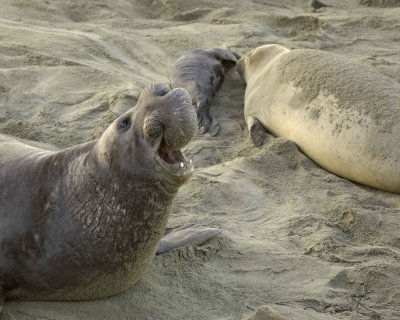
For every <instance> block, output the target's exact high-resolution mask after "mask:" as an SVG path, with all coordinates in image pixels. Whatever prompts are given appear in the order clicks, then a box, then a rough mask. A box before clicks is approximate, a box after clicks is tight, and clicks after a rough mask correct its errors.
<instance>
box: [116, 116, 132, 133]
mask: <svg viewBox="0 0 400 320" xmlns="http://www.w3.org/2000/svg"><path fill="white" fill-rule="evenodd" d="M130 125H131V121H130V119H129V118H125V119H122V120H121V122H120V123H119V129H120V130H123V131H125V130H127V129H129V127H130Z"/></svg>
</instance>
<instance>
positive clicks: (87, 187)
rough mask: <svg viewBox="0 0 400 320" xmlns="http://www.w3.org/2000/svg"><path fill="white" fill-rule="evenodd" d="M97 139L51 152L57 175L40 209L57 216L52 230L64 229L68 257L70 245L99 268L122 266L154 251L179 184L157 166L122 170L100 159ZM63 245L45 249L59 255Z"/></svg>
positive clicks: (52, 168) (50, 216) (47, 215)
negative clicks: (161, 177)
mask: <svg viewBox="0 0 400 320" xmlns="http://www.w3.org/2000/svg"><path fill="white" fill-rule="evenodd" d="M97 143H98V141H95V142H90V143H88V144H84V145H80V146H77V147H74V148H71V149H66V150H63V151H61V152H58V153H54V154H51V155H49V158H48V159H47V161H49V162H50V163H49V166H48V168H47V169H46V170H48V172H50V174H51V175H53V176H49V177H48V179H49V180H52V182H50V183H49V184H48V186H50V187H51V189H50V190H47V192H45V193H46V194H48V197H47V199H46V200H47V201H46V203H45V204H44V207H43V208H39V210H43V211H44V214H45V219H49V220H51V221H54V226H47V228H48V229H47V230H46V231H47V232H63V235H62V236H61V238H62V239H63V241H64V242H65V243H64V244H62V245H63V246H64V249H62V250H61V252H62V256H63V259H65V256H66V255H68V254H67V252H65V251H66V250H65V247H67V248H71V255H72V254H75V253H77V254H78V255H84V256H86V257H91V258H90V259H85V261H91V262H90V263H91V264H93V266H95V268H98V269H101V268H102V266H105V267H106V268H107V269H110V268H114V267H115V268H118V267H119V266H120V265H121V263H124V262H126V263H129V261H136V260H138V259H141V254H143V253H146V255H147V254H148V252H149V251H151V250H153V251H155V249H156V244H157V242H158V241H159V239H160V238H161V236H162V233H163V231H164V229H165V226H166V224H167V221H168V217H169V211H170V207H171V203H172V200H173V197H174V196H175V194H176V192H177V191H178V188H179V186H180V185H178V184H174V183H168V181H171V180H168V179H164V180H163V179H157V176H158V175H159V174H160V173H159V172H158V171H157V168H155V167H154V168H151V167H150V166H149V167H145V168H142V167H138V168H137V170H134V169H135V168H134V167H132V168H131V169H133V170H132V171H131V172H130V173H126V172H122V171H119V170H118V168H117V166H113V164H112V162H111V163H110V164H106V163H105V162H104V161H102V159H99V155H98V152H97V151H98V150H97V146H96V144H97ZM132 166H134V164H132ZM41 174H42V175H43V174H44V175H46V174H47V173H46V172H42V173H41ZM42 178H43V177H42ZM54 180H56V181H54ZM161 181H164V182H161ZM60 199H62V200H60ZM37 214H39V215H40V213H37ZM57 229H59V230H60V231H57ZM58 250H59V248H58V247H56V244H54V248H51V249H50V250H49V252H48V253H46V255H49V254H51V255H53V253H54V254H55V255H56V254H57V251H58ZM68 250H69V249H68ZM110 253H112V254H110ZM80 260H81V261H80V264H82V259H80ZM80 267H84V266H83V265H80Z"/></svg>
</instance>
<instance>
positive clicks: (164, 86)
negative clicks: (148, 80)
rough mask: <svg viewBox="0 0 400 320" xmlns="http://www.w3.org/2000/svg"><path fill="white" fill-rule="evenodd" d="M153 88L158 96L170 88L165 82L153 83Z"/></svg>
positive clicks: (164, 93)
mask: <svg viewBox="0 0 400 320" xmlns="http://www.w3.org/2000/svg"><path fill="white" fill-rule="evenodd" d="M153 88H154V93H155V95H156V96H160V97H162V96H164V95H166V94H167V93H168V92H169V91H170V90H171V88H170V87H169V86H168V85H167V84H165V83H155V84H154V85H153Z"/></svg>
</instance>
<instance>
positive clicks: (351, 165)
mask: <svg viewBox="0 0 400 320" xmlns="http://www.w3.org/2000/svg"><path fill="white" fill-rule="evenodd" d="M238 69H239V71H240V72H241V73H242V74H243V75H244V78H245V81H246V83H247V88H246V93H245V106H244V108H245V110H244V113H245V118H246V121H247V124H248V128H249V131H250V135H251V139H252V141H253V143H254V144H255V145H261V144H262V143H263V139H264V135H265V131H264V128H265V129H267V130H268V131H270V132H271V133H272V134H274V135H275V136H279V137H283V138H287V139H290V140H293V141H294V142H295V143H296V144H297V145H298V146H299V148H300V149H301V150H302V151H303V152H304V153H305V154H307V155H308V156H309V157H310V158H311V159H313V160H314V161H315V162H316V163H318V164H319V165H320V166H321V167H323V168H325V169H327V170H329V171H331V172H332V173H335V174H337V175H339V176H342V177H345V178H348V179H351V180H354V181H357V182H360V183H362V184H365V185H368V186H372V187H375V188H378V189H382V190H387V191H391V192H395V193H400V176H399V172H400V160H399V159H400V145H399V142H398V141H399V137H400V121H399V120H400V84H399V83H398V82H396V81H394V80H392V79H390V78H388V77H386V76H384V75H382V74H380V73H378V72H376V71H374V70H372V69H370V68H368V67H367V66H361V65H358V64H356V63H353V62H351V61H349V60H347V59H345V58H343V57H340V56H338V55H335V54H332V53H328V52H324V51H319V50H309V49H297V50H288V49H286V48H284V47H282V46H279V45H265V46H262V47H258V48H256V49H254V50H253V51H252V52H250V53H249V54H247V55H246V56H245V57H243V58H242V59H241V60H240V61H239V63H238Z"/></svg>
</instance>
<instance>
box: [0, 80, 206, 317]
mask: <svg viewBox="0 0 400 320" xmlns="http://www.w3.org/2000/svg"><path fill="white" fill-rule="evenodd" d="M191 103H192V102H191V97H190V95H189V93H188V92H187V91H186V90H185V89H182V88H178V89H173V90H171V89H170V88H169V87H168V86H167V85H164V84H154V85H151V86H150V87H149V88H147V89H145V90H143V92H142V94H141V96H140V98H139V101H138V103H137V105H136V107H134V108H132V109H130V110H129V111H127V112H126V113H125V114H123V115H122V116H120V117H119V118H118V119H117V120H115V121H114V122H113V123H112V124H111V125H110V127H109V128H108V129H107V130H106V131H105V133H104V134H103V135H102V136H101V138H100V139H99V140H96V141H91V142H88V143H84V144H81V145H78V146H76V147H73V148H69V149H66V150H62V151H58V152H54V151H46V150H43V149H40V148H36V147H32V146H28V145H26V144H24V143H21V142H19V141H16V140H14V139H11V138H9V137H6V136H0V312H1V309H2V306H3V302H4V299H5V298H18V299H27V300H80V299H93V298H100V297H106V296H110V295H113V294H115V293H118V292H121V291H123V290H125V289H127V288H128V287H130V286H131V285H132V284H133V283H135V282H136V281H137V280H138V277H139V276H140V275H141V274H142V273H143V271H144V270H145V268H146V267H147V265H148V263H149V261H150V260H151V259H152V257H153V256H154V254H155V252H156V247H157V243H158V242H159V240H160V238H161V237H162V235H163V232H164V230H165V226H166V223H167V220H168V216H169V211H170V207H171V202H172V200H173V198H174V196H175V194H176V192H177V191H178V189H179V187H180V186H181V185H182V184H183V183H184V182H185V181H187V179H188V178H189V177H190V176H191V174H192V171H193V166H192V164H191V163H190V161H188V160H187V159H186V158H185V157H184V156H183V154H182V153H181V151H180V148H182V147H183V146H185V145H186V144H187V143H188V142H189V140H190V139H191V137H192V136H193V134H194V132H195V131H196V130H197V119H196V113H195V112H194V110H193V107H192V104H191ZM200 231H201V233H204V230H203V229H202V230H200ZM186 236H187V234H186ZM171 238H172V240H173V237H171V235H170V234H169V239H167V240H168V243H169V245H170V242H171Z"/></svg>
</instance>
